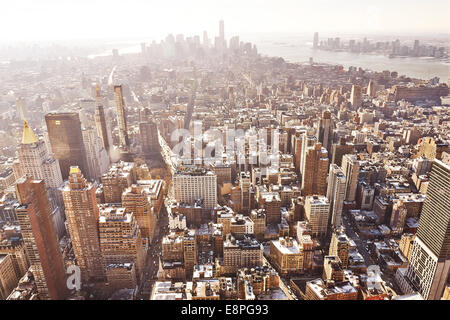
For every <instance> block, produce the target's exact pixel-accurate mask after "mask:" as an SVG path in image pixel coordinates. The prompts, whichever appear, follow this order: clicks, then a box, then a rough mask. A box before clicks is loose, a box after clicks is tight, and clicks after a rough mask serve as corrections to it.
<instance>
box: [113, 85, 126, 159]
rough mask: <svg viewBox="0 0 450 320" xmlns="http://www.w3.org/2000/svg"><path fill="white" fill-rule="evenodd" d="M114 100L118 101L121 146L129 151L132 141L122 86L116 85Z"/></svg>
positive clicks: (123, 149) (121, 148)
mask: <svg viewBox="0 0 450 320" xmlns="http://www.w3.org/2000/svg"><path fill="white" fill-rule="evenodd" d="M114 100H115V102H116V113H117V126H118V127H119V148H120V150H121V151H124V152H128V151H129V146H130V141H129V138H128V126H127V113H126V110H125V100H124V97H123V91H122V86H114Z"/></svg>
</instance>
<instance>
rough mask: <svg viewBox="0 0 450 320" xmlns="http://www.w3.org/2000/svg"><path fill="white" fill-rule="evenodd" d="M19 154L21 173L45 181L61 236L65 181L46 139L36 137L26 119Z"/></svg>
mask: <svg viewBox="0 0 450 320" xmlns="http://www.w3.org/2000/svg"><path fill="white" fill-rule="evenodd" d="M18 156H19V163H20V171H21V174H26V175H29V176H30V177H33V179H39V180H41V179H42V180H44V181H45V186H46V187H47V192H48V194H49V196H50V203H51V207H52V213H53V214H52V219H53V222H54V223H55V226H56V229H57V233H58V235H59V236H61V235H62V234H63V233H64V230H65V227H64V216H63V214H62V210H60V209H61V207H62V206H63V202H62V196H61V192H60V191H59V190H58V188H60V187H62V185H63V183H64V181H63V178H62V176H61V170H60V167H59V162H58V160H56V159H54V158H53V157H52V156H51V155H50V154H49V152H48V149H47V146H46V145H45V142H44V140H39V139H38V138H37V137H36V135H35V134H34V132H33V130H32V129H31V128H30V126H29V125H28V122H27V121H24V128H23V134H22V141H21V143H20V144H19V150H18Z"/></svg>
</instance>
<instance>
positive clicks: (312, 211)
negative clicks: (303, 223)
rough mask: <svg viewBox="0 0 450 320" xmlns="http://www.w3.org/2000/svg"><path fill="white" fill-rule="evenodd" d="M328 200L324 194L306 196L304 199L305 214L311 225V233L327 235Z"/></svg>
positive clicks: (320, 236)
mask: <svg viewBox="0 0 450 320" xmlns="http://www.w3.org/2000/svg"><path fill="white" fill-rule="evenodd" d="M329 214H330V202H329V201H328V199H327V198H326V197H324V196H308V197H306V201H305V216H306V219H307V220H308V222H309V224H310V225H311V235H312V236H315V237H318V238H322V237H325V236H326V235H327V230H328V216H329Z"/></svg>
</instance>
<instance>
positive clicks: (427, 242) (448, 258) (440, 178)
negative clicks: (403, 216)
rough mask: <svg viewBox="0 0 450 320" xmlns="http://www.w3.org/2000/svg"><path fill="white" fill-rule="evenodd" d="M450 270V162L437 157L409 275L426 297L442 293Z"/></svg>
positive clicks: (439, 296) (429, 297) (437, 297)
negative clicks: (446, 162) (449, 163)
mask: <svg viewBox="0 0 450 320" xmlns="http://www.w3.org/2000/svg"><path fill="white" fill-rule="evenodd" d="M449 272H450V166H449V165H448V164H445V163H444V162H442V161H439V160H435V161H434V163H433V166H432V168H431V177H430V183H429V185H428V190H427V193H426V199H425V202H424V204H423V208H422V214H421V216H420V220H419V228H418V230H417V234H416V238H415V241H414V245H413V248H412V253H411V260H410V263H409V265H408V270H407V272H406V278H407V280H409V282H410V283H411V284H412V287H413V288H414V289H415V290H417V291H418V292H419V293H420V294H421V295H422V296H423V297H424V298H425V299H428V300H439V299H440V298H441V297H442V293H443V291H444V288H445V285H446V284H447V281H448V276H449Z"/></svg>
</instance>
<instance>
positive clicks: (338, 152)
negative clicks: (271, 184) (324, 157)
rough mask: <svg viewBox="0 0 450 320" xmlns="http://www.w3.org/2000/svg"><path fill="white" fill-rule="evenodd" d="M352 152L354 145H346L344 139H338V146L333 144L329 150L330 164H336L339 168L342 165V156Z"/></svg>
mask: <svg viewBox="0 0 450 320" xmlns="http://www.w3.org/2000/svg"><path fill="white" fill-rule="evenodd" d="M353 152H354V145H352V144H346V142H345V139H344V138H341V139H339V143H338V144H333V147H332V148H331V154H332V157H331V164H337V165H338V166H339V167H340V166H341V165H342V157H343V156H344V154H349V153H350V154H351V153H353Z"/></svg>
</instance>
